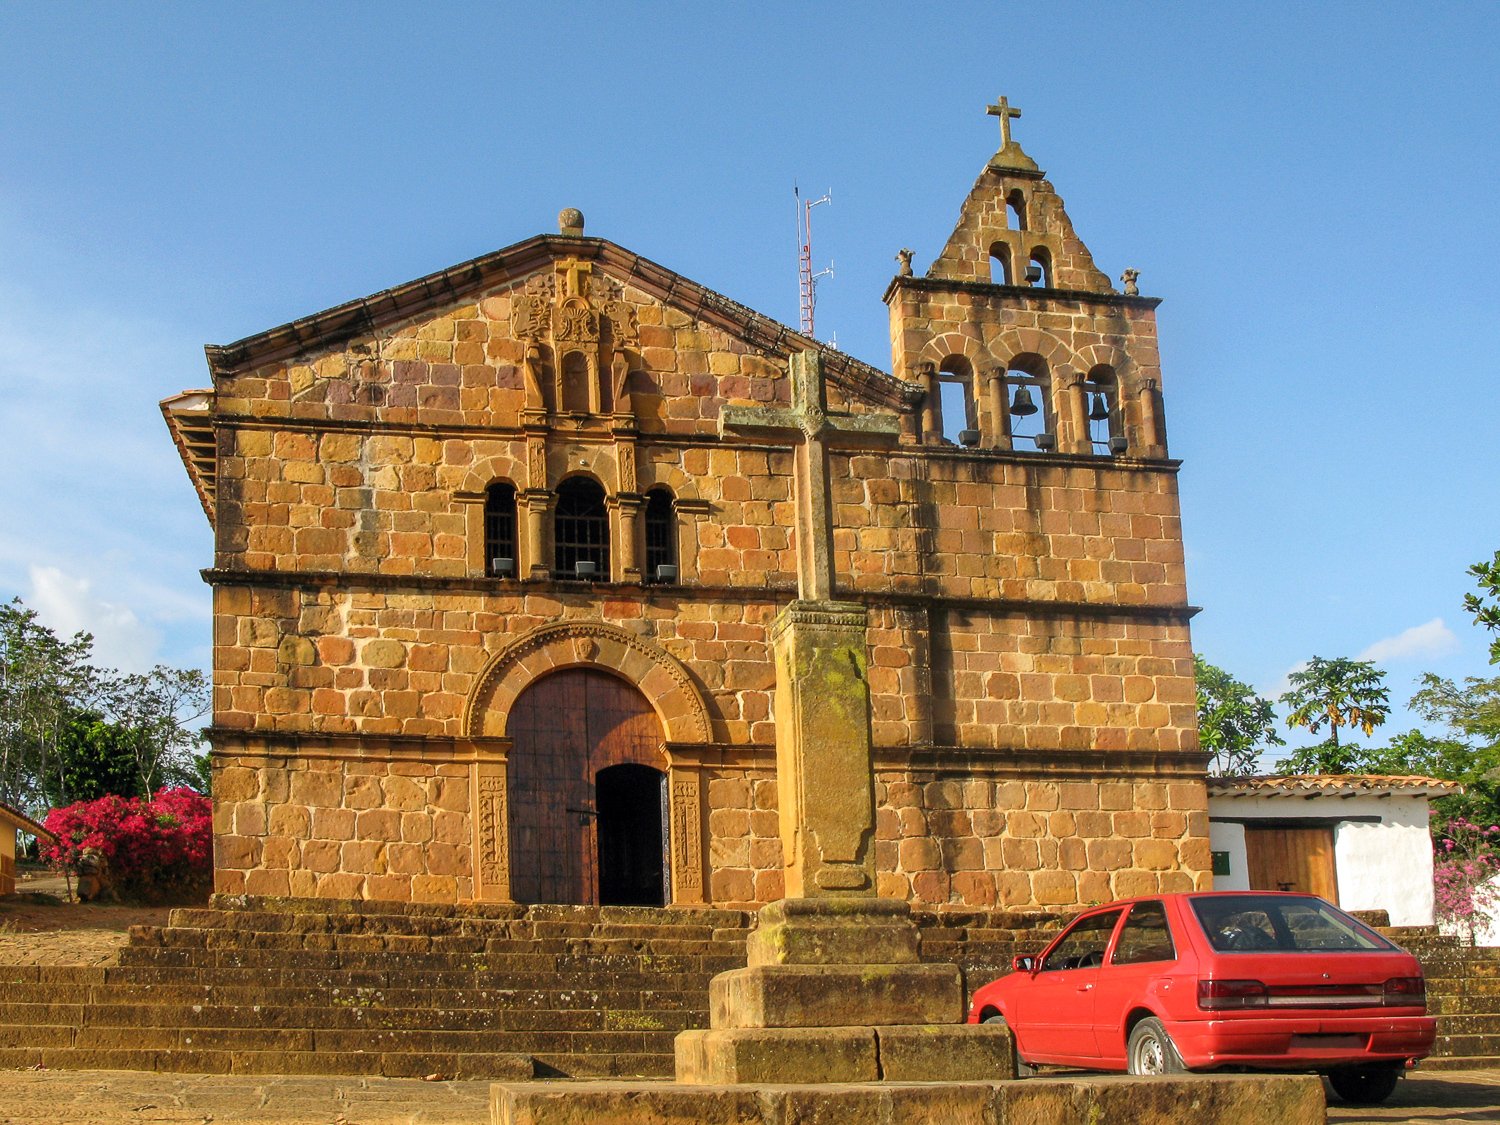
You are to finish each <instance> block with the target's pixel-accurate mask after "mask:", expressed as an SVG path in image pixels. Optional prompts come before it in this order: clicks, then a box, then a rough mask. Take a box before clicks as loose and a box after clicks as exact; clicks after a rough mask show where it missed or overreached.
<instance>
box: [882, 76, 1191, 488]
mask: <svg viewBox="0 0 1500 1125" xmlns="http://www.w3.org/2000/svg"><path fill="white" fill-rule="evenodd" d="M987 112H988V113H989V114H990V115H992V116H995V117H998V118H999V119H1000V139H1001V145H1000V148H999V150H998V151H997V152H996V153H995V155H994V156H993V157H991V158H990V161H989V163H988V164H987V165H986V166H985V168H984V170H983V171H981V172H980V174H979V179H978V180H977V181H976V182H975V184H974V187H973V189H972V190H971V191H970V192H969V195H968V198H967V199H965V200H964V202H963V205H962V207H961V208H960V210H959V216H958V223H957V225H956V226H955V227H954V228H953V233H952V234H951V235H949V236H948V241H947V243H946V244H945V245H944V246H943V248H942V250H941V252H939V254H938V256H937V257H936V259H934V260H933V262H932V264H931V265H930V266H929V267H928V269H927V272H926V273H925V274H923V275H920V276H918V275H916V274H913V273H912V272H911V268H910V254H909V252H907V251H903V252H902V254H901V255H900V257H901V259H902V268H901V273H900V275H899V276H897V277H896V278H895V279H894V280H893V281H892V282H891V284H890V286H889V287H888V288H887V290H886V293H885V301H886V304H887V305H888V306H889V307H890V314H891V351H892V362H893V364H894V367H893V370H894V371H896V372H897V373H898V374H900V375H902V376H903V377H905V378H906V379H908V380H910V381H912V382H914V383H916V384H918V385H919V386H921V387H922V388H923V390H924V391H925V392H926V395H925V399H924V402H923V409H922V422H921V435H922V441H923V442H924V443H929V444H955V445H959V446H965V447H970V448H974V449H979V450H995V451H1003V452H1009V453H1017V454H1028V455H1037V456H1049V455H1050V456H1059V455H1068V456H1080V457H1108V458H1116V459H1120V458H1126V459H1136V460H1140V459H1144V460H1161V459H1164V458H1165V457H1166V456H1167V449H1166V433H1165V429H1164V426H1163V421H1162V410H1161V399H1160V388H1161V371H1160V359H1159V356H1158V353H1157V346H1156V314H1155V310H1156V306H1157V304H1158V303H1159V302H1158V301H1157V300H1156V299H1155V298H1151V297H1142V296H1140V295H1139V292H1138V290H1137V287H1136V281H1135V279H1136V277H1137V276H1138V274H1137V272H1136V271H1135V270H1126V271H1125V273H1124V274H1123V275H1122V281H1123V282H1124V284H1125V291H1124V292H1123V293H1121V292H1119V291H1117V290H1116V289H1115V288H1114V287H1113V286H1112V285H1111V284H1110V281H1109V278H1108V277H1107V276H1106V275H1105V274H1104V273H1103V272H1102V271H1101V270H1100V269H1099V267H1098V266H1096V265H1095V264H1094V259H1093V255H1092V254H1090V253H1089V249H1088V247H1087V246H1085V245H1084V244H1083V241H1082V240H1081V239H1080V238H1079V237H1078V235H1077V233H1076V232H1075V231H1074V230H1073V224H1072V221H1071V220H1070V219H1069V218H1068V214H1067V211H1066V210H1065V209H1064V207H1063V201H1062V199H1061V197H1060V196H1059V195H1058V194H1057V191H1056V190H1055V189H1054V188H1053V186H1052V184H1051V183H1050V182H1049V181H1048V180H1047V178H1046V175H1045V173H1044V172H1043V171H1042V170H1041V169H1040V168H1039V167H1038V166H1037V164H1036V161H1034V160H1033V159H1032V158H1031V157H1030V156H1028V155H1027V154H1026V153H1025V152H1024V151H1023V150H1022V148H1021V146H1020V144H1019V143H1018V142H1017V141H1016V140H1015V138H1014V137H1013V136H1012V135H1011V122H1012V121H1013V120H1015V119H1016V118H1018V117H1020V115H1021V111H1020V110H1018V109H1016V108H1015V107H1013V106H1011V105H1010V103H1009V102H1008V101H1007V100H1006V99H1005V98H1000V99H999V101H997V102H996V103H995V104H994V105H991V106H989V107H988V110H987Z"/></svg>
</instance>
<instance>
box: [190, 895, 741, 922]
mask: <svg viewBox="0 0 1500 1125" xmlns="http://www.w3.org/2000/svg"><path fill="white" fill-rule="evenodd" d="M209 908H210V909H213V910H221V911H224V912H225V913H228V914H235V915H242V914H261V913H270V914H277V915H298V914H303V915H315V916H318V917H365V918H384V919H393V920H394V919H401V918H438V919H447V920H452V919H475V920H502V921H508V920H516V919H522V918H525V919H531V920H534V921H539V922H569V923H579V922H609V923H632V922H640V923H644V924H646V925H670V924H672V923H674V922H677V921H683V922H686V923H689V924H702V925H712V926H734V927H746V926H749V925H750V924H751V923H752V922H753V920H754V915H753V914H751V913H749V912H747V911H743V910H729V909H723V908H719V907H697V906H687V907H676V906H674V907H666V908H662V907H658V906H569V905H563V904H560V903H535V904H532V905H529V906H528V905H522V904H519V903H484V902H469V903H462V904H459V905H454V904H452V903H420V902H392V901H387V900H382V899H330V898H281V897H272V896H255V895H220V894H216V895H213V896H212V897H211V898H210V900H209ZM392 924H399V923H396V922H394V921H393V922H392Z"/></svg>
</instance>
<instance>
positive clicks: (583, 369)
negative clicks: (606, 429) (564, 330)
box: [562, 352, 593, 414]
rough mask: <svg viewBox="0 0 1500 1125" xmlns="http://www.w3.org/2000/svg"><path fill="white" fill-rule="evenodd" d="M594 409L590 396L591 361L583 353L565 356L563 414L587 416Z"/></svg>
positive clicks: (571, 353)
mask: <svg viewBox="0 0 1500 1125" xmlns="http://www.w3.org/2000/svg"><path fill="white" fill-rule="evenodd" d="M592 407H593V398H592V396H591V395H590V394H589V361H588V357H587V356H585V355H584V354H583V353H582V352H569V353H568V354H567V355H565V356H563V366H562V412H563V413H564V414H587V413H589V412H590V410H591V409H592Z"/></svg>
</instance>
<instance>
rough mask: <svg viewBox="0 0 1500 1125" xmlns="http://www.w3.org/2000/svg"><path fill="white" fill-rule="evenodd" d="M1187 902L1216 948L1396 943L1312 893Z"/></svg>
mask: <svg viewBox="0 0 1500 1125" xmlns="http://www.w3.org/2000/svg"><path fill="white" fill-rule="evenodd" d="M1192 902H1193V913H1194V914H1196V915H1197V916H1198V921H1199V923H1200V924H1201V925H1202V926H1203V932H1204V933H1205V934H1206V935H1208V941H1209V944H1210V945H1212V946H1213V947H1214V949H1216V950H1218V951H1219V952H1220V953H1261V952H1265V953H1316V952H1321V951H1327V950H1343V951H1348V952H1359V951H1361V950H1377V949H1379V950H1386V949H1394V948H1395V946H1393V945H1392V944H1391V943H1390V942H1388V941H1386V940H1385V938H1383V937H1381V936H1380V935H1379V934H1377V933H1376V932H1375V931H1374V930H1372V929H1370V928H1369V927H1368V926H1366V925H1364V924H1363V923H1362V922H1358V921H1356V920H1355V919H1353V918H1351V917H1349V915H1347V914H1345V913H1344V912H1343V911H1342V910H1339V909H1338V908H1337V907H1335V906H1332V905H1331V904H1329V903H1327V902H1324V901H1323V900H1322V899H1320V898H1314V897H1312V896H1311V895H1309V896H1306V897H1304V896H1301V895H1256V894H1245V895H1214V896H1213V897H1212V898H1195V899H1193V900H1192Z"/></svg>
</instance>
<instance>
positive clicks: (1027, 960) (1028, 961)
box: [1010, 957, 1036, 973]
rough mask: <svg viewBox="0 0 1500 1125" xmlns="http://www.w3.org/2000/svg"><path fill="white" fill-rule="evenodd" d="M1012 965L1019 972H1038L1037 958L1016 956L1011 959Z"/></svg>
mask: <svg viewBox="0 0 1500 1125" xmlns="http://www.w3.org/2000/svg"><path fill="white" fill-rule="evenodd" d="M1010 967H1011V968H1012V969H1014V970H1015V971H1016V972H1018V973H1034V972H1036V958H1035V957H1016V958H1014V959H1013V960H1012V961H1011V963H1010Z"/></svg>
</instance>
